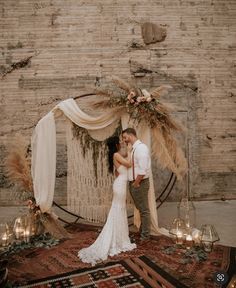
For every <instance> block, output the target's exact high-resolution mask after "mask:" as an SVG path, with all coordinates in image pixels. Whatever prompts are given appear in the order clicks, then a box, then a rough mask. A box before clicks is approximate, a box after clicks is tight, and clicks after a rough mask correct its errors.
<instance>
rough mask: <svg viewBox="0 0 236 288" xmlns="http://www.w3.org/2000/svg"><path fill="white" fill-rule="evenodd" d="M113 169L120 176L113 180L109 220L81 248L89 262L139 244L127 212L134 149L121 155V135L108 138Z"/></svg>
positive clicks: (86, 260) (100, 259)
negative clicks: (131, 232)
mask: <svg viewBox="0 0 236 288" xmlns="http://www.w3.org/2000/svg"><path fill="white" fill-rule="evenodd" d="M107 145H108V151H109V154H108V160H109V172H111V173H113V172H115V175H116V176H117V177H116V179H115V181H114V183H113V200H112V205H111V209H110V211H109V214H108V217H107V221H106V224H105V225H104V227H103V229H102V231H101V233H100V234H99V236H98V238H97V239H96V241H95V242H94V243H93V244H92V245H91V246H89V247H87V248H83V249H81V250H80V251H79V252H78V257H79V258H80V259H81V260H82V261H83V262H85V263H90V264H92V265H95V264H96V263H97V262H99V261H104V260H106V259H107V258H108V256H114V255H116V254H119V253H121V252H124V251H129V250H132V249H135V248H136V244H134V243H131V242H130V239H129V229H128V220H127V212H126V190H127V181H128V176H127V168H129V167H131V159H130V151H128V157H127V159H125V158H124V157H123V156H122V155H121V145H120V141H119V137H116V136H114V137H110V138H108V140H107Z"/></svg>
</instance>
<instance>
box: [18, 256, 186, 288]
mask: <svg viewBox="0 0 236 288" xmlns="http://www.w3.org/2000/svg"><path fill="white" fill-rule="evenodd" d="M17 287H21V288H32V287H34V288H46V287H47V288H54V287H56V288H66V287H68V288H69V287H81V288H82V287H84V288H116V287H117V288H119V287H131V288H132V287H133V288H138V287H140V288H141V287H144V288H149V287H150V288H152V287H153V288H160V287H165V288H175V287H176V288H187V287H186V286H185V285H183V284H182V283H180V282H179V281H178V280H176V279H174V278H173V277H171V276H170V275H168V274H167V273H166V272H165V271H163V270H162V269H160V267H158V266H157V265H155V264H154V263H153V262H152V261H150V259H148V258H147V257H145V256H141V257H138V258H130V259H127V260H123V261H117V262H109V263H106V264H103V265H98V266H96V267H94V268H84V269H79V270H75V271H72V272H69V273H64V274H60V275H57V276H54V277H47V278H44V279H39V280H34V281H29V282H28V284H27V285H24V286H17Z"/></svg>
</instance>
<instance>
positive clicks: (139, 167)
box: [122, 128, 151, 240]
mask: <svg viewBox="0 0 236 288" xmlns="http://www.w3.org/2000/svg"><path fill="white" fill-rule="evenodd" d="M122 137H123V140H124V141H125V143H126V144H129V143H130V144H132V146H133V149H132V151H131V162H132V166H131V168H129V170H128V178H129V190H130V193H131V196H132V197H133V200H134V204H135V206H136V208H137V209H138V210H139V212H140V216H141V229H140V232H141V240H147V239H148V238H149V237H150V210H149V205H148V190H149V174H150V167H151V159H150V155H149V150H148V147H147V146H146V145H145V144H144V143H142V142H141V141H140V140H139V139H138V138H137V134H136V131H135V129H133V128H127V129H125V130H123V131H122Z"/></svg>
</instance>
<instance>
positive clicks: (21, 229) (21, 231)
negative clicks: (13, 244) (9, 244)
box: [16, 227, 24, 239]
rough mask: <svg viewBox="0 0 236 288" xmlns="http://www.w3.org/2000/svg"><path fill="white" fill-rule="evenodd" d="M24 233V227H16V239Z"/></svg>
mask: <svg viewBox="0 0 236 288" xmlns="http://www.w3.org/2000/svg"><path fill="white" fill-rule="evenodd" d="M23 234H24V229H23V228H22V227H16V239H20V238H21V237H22V235H23Z"/></svg>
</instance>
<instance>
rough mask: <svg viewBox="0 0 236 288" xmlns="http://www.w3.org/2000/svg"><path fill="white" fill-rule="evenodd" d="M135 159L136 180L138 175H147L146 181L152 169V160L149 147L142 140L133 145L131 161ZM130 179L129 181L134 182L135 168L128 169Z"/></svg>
mask: <svg viewBox="0 0 236 288" xmlns="http://www.w3.org/2000/svg"><path fill="white" fill-rule="evenodd" d="M133 154H134V155H133ZM133 157H134V177H135V178H136V177H137V176H138V175H145V176H144V179H145V178H148V177H149V174H150V169H151V158H150V155H149V150H148V147H147V145H145V144H144V143H142V142H141V141H140V140H136V141H135V142H134V144H133V150H132V151H131V159H133ZM131 161H132V160H131ZM132 165H133V164H132ZM128 178H129V181H133V167H130V168H129V169H128Z"/></svg>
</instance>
